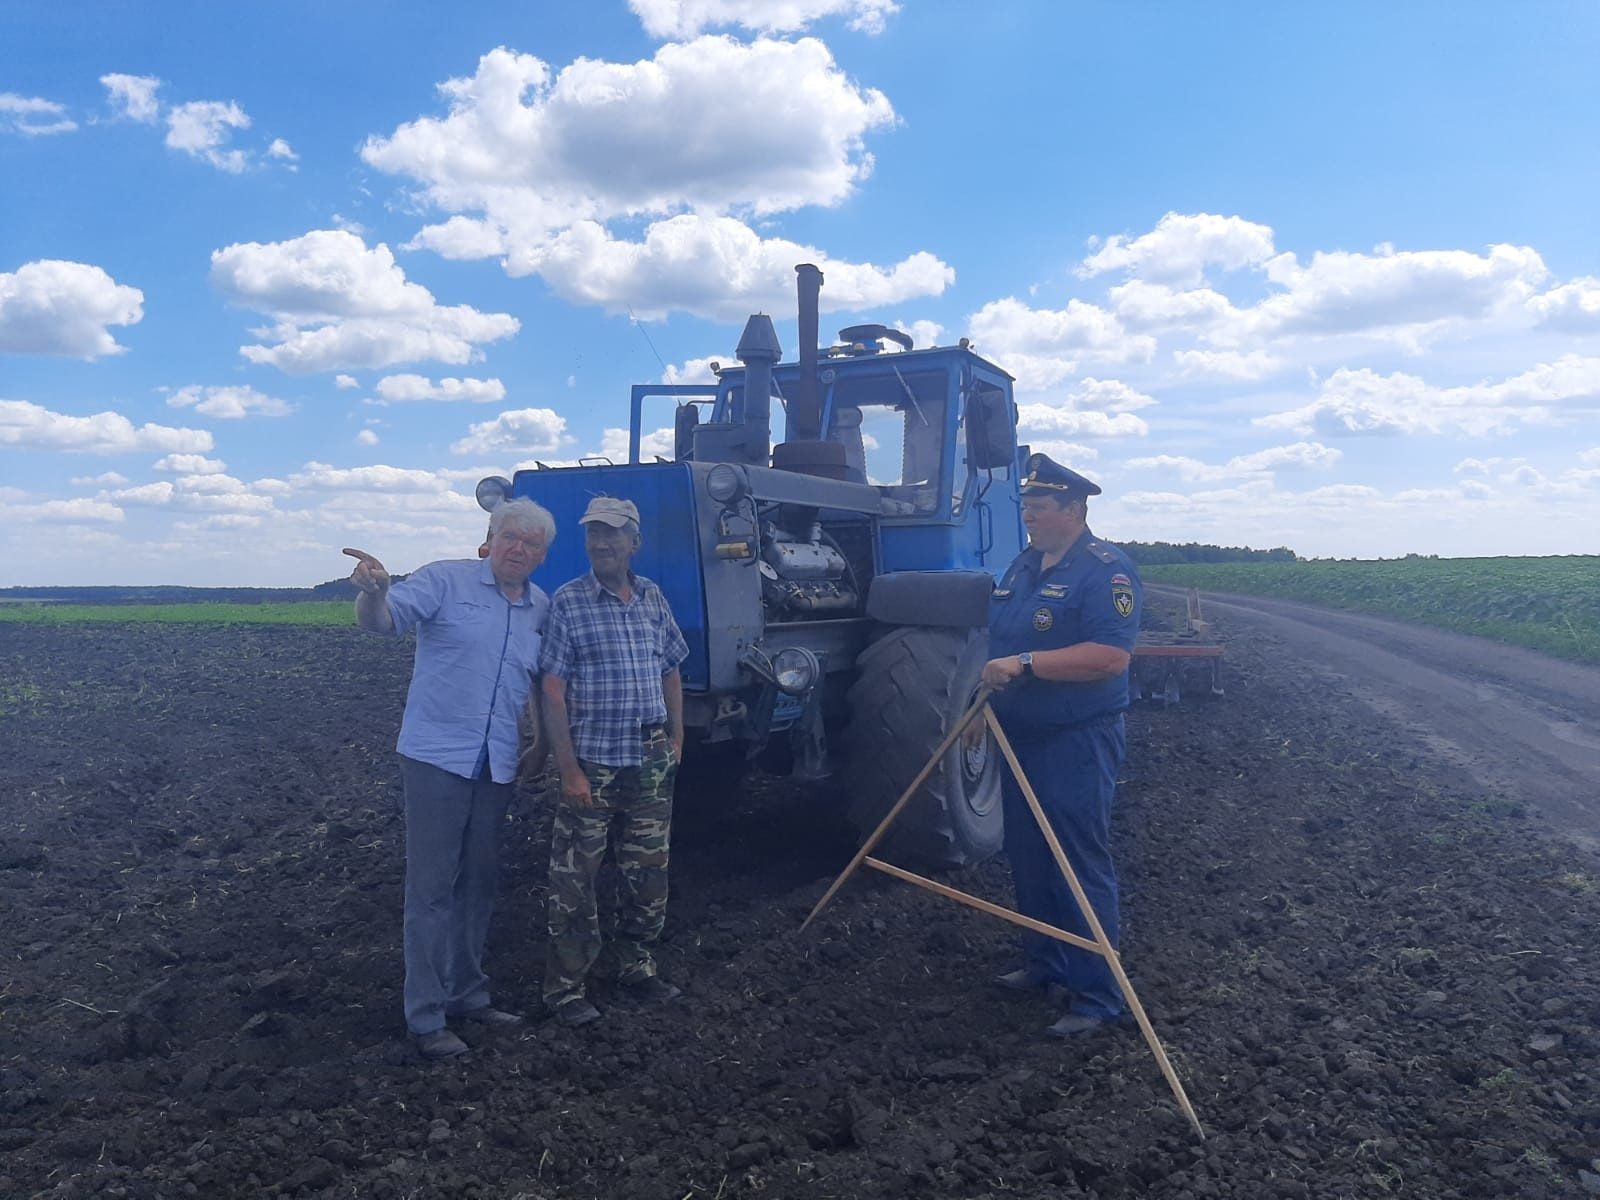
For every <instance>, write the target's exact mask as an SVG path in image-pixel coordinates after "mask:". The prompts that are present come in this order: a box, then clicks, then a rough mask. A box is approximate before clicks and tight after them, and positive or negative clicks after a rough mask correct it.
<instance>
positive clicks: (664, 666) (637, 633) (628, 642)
mask: <svg viewBox="0 0 1600 1200" xmlns="http://www.w3.org/2000/svg"><path fill="white" fill-rule="evenodd" d="M629 579H630V582H631V583H632V586H633V594H632V596H631V597H630V598H629V600H628V602H627V603H626V604H624V603H623V602H622V600H621V598H620V597H618V596H617V595H615V594H614V593H612V592H609V591H607V590H606V589H605V588H604V587H603V586H601V583H600V581H599V580H598V579H596V578H595V576H594V572H593V571H590V572H589V573H588V574H587V575H581V576H579V577H578V578H577V579H574V580H573V581H572V582H571V583H567V584H563V585H562V586H561V587H559V588H557V589H556V594H555V596H554V597H553V598H552V599H551V601H550V623H549V626H548V627H547V628H546V630H545V637H544V646H543V647H542V649H541V650H540V652H539V669H540V670H541V671H545V672H547V673H549V674H551V675H554V676H557V677H558V678H560V679H561V680H563V681H564V682H565V683H566V685H567V721H568V724H569V725H570V726H571V727H572V746H573V749H574V751H576V753H577V755H578V757H579V758H581V759H585V760H587V761H588V762H592V763H600V764H601V765H603V766H607V767H635V766H638V765H639V764H640V763H641V762H642V761H644V754H643V750H644V743H643V739H642V738H641V736H640V726H642V725H657V724H660V723H662V722H664V721H665V720H666V719H667V701H666V697H665V696H664V695H663V694H662V691H661V677H662V676H663V675H665V674H667V673H668V672H669V671H671V670H673V669H674V668H676V667H677V665H678V664H679V663H681V662H682V661H683V660H684V659H686V658H688V657H689V646H688V643H686V642H685V641H684V640H683V634H682V632H680V631H679V629H678V623H677V621H675V620H673V618H672V610H671V609H670V608H668V607H667V598H666V597H665V596H663V595H662V594H661V589H660V588H658V587H657V586H656V585H655V584H653V583H651V582H650V580H648V579H646V578H644V577H643V576H642V575H630V576H629Z"/></svg>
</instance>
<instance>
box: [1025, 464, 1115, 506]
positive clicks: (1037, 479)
mask: <svg viewBox="0 0 1600 1200" xmlns="http://www.w3.org/2000/svg"><path fill="white" fill-rule="evenodd" d="M1029 492H1032V493H1033V494H1034V495H1040V496H1042V495H1044V494H1045V493H1050V494H1053V495H1056V496H1059V497H1061V498H1062V499H1067V500H1081V499H1083V498H1084V497H1086V496H1098V495H1099V494H1100V485H1099V484H1098V483H1094V482H1093V481H1091V480H1088V479H1085V478H1084V477H1083V476H1082V475H1079V474H1078V473H1077V472H1076V471H1074V470H1073V469H1072V468H1071V467H1063V466H1062V465H1061V464H1060V463H1058V462H1056V461H1055V459H1053V458H1051V457H1050V456H1049V455H1048V454H1030V455H1028V462H1027V465H1026V468H1025V474H1024V476H1023V479H1022V494H1023V495H1024V496H1026V495H1027V494H1028V493H1029Z"/></svg>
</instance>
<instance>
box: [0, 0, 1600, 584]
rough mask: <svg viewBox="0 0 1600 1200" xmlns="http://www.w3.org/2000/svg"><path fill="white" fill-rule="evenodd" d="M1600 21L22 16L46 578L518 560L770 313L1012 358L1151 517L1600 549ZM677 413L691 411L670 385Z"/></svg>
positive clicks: (1083, 466)
mask: <svg viewBox="0 0 1600 1200" xmlns="http://www.w3.org/2000/svg"><path fill="white" fill-rule="evenodd" d="M1596 61H1600V9H1597V8H1596V7H1595V6H1593V5H1591V4H1588V3H1578V2H1573V3H1553V2H1552V3H1533V4H1529V5H1524V6H1520V7H1518V8H1517V9H1516V10H1515V13H1514V16H1513V15H1512V14H1511V10H1508V9H1507V8H1505V6H1503V5H1498V4H1471V3H1459V2H1457V3H1410V4H1404V5H1395V4H1389V3H1385V4H1376V3H1373V4H1359V3H1357V4H1344V5H1338V6H1331V5H1330V6H1313V5H1283V4H1277V3H1273V4H1265V3H1263V4H1248V3H1238V4H1229V5H1180V4H1176V3H1173V4H1145V5H1138V4H1112V3H1102V4H1078V3H1069V2H1066V0H991V2H990V3H988V4H985V5H981V6H980V5H958V4H951V3H933V2H923V3H919V2H917V0H900V2H899V3H895V2H892V0H773V2H770V3H756V2H754V0H748V2H744V3H740V2H737V0H591V2H590V3H586V4H582V5H578V4H531V3H529V4H522V5H517V4H507V3H495V4H485V3H472V2H470V0H469V2H463V3H459V4H454V5H450V6H440V5H437V4H432V3H414V2H407V0H396V2H389V0H386V2H383V3H378V2H376V0H341V2H340V3H336V4H325V3H323V4H312V3H298V2H284V3H277V4H272V5H264V4H253V5H235V4H210V3H201V2H199V0H193V2H189V3H166V4H145V5H135V4H127V3H121V2H118V3H107V2H100V0H81V2H77V3H72V4H62V3H60V2H59V0H52V2H50V3H41V2H38V0H8V3H7V5H6V7H5V12H4V14H3V16H0V586H4V585H12V584H85V583H127V584H135V583H187V584H202V585H204V584H215V585H260V586H268V585H300V584H311V583H316V582H319V581H321V580H324V579H328V578H332V577H334V576H337V575H341V574H343V573H344V572H345V568H346V566H347V565H348V564H347V563H346V562H345V561H344V560H342V559H341V558H340V556H339V553H338V551H339V548H340V547H341V546H344V545H351V544H354V545H360V546H363V547H365V548H366V549H368V550H371V551H373V552H374V553H377V554H378V555H380V556H381V557H382V558H384V560H385V561H386V562H387V563H388V564H389V565H390V566H391V568H393V569H394V570H397V571H400V570H409V569H411V568H414V567H415V566H417V565H420V564H421V563H422V562H425V561H428V560H429V559H431V558H437V557H447V556H458V555H461V554H470V553H471V552H472V549H473V548H474V547H475V546H476V544H477V542H478V539H479V537H480V536H481V531H482V525H483V520H482V514H481V513H480V512H479V510H478V509H477V508H476V506H475V504H474V503H473V501H472V498H471V493H472V487H473V484H474V483H475V482H476V480H477V479H478V478H480V477H481V476H482V475H484V474H488V473H508V472H510V471H511V470H513V469H515V468H516V467H518V466H519V465H523V464H527V463H531V462H532V461H533V460H535V459H538V460H541V461H545V462H559V461H571V460H576V459H577V458H578V457H580V456H584V455H591V454H601V453H611V454H616V453H617V448H618V443H619V439H620V431H621V430H622V429H623V428H625V426H626V423H627V411H626V410H627V395H628V385H629V384H630V383H634V382H649V381H655V380H663V379H666V380H671V381H685V382H698V381H702V380H705V379H707V378H709V376H708V375H707V367H706V364H707V362H708V361H709V360H711V359H722V360H731V358H732V348H733V346H734V344H735V343H736V341H737V339H738V335H739V330H740V328H741V326H742V324H743V320H744V316H745V314H747V313H749V312H752V311H758V310H762V311H767V312H770V313H772V314H773V315H774V316H775V318H777V324H778V331H779V337H780V340H781V341H782V342H783V344H784V347H785V350H786V356H787V357H791V358H792V357H793V354H794V346H795V329H794V321H793V311H794V283H793V281H794V275H793V270H792V268H793V265H794V263H796V262H800V261H812V262H815V263H817V264H818V265H819V266H821V267H822V269H823V272H824V274H825V276H826V283H825V285H824V288H823V293H822V305H823V319H822V328H823V332H824V336H825V337H828V336H831V334H832V333H833V331H834V330H836V329H838V328H839V327H841V326H844V325H848V324H854V323H858V322H861V321H868V320H872V321H882V322H884V323H886V324H891V325H898V326H899V327H901V328H903V329H906V330H908V331H911V332H912V333H913V334H914V336H915V337H916V339H917V341H918V343H919V344H928V343H929V342H936V343H938V344H949V343H952V342H954V341H955V340H956V339H957V338H959V337H963V336H966V337H970V338H972V339H973V341H974V342H975V343H976V344H977V347H978V349H979V350H980V352H982V353H984V354H985V355H986V356H988V357H989V358H991V359H992V360H993V361H995V362H996V363H998V364H999V365H1001V366H1003V367H1005V368H1006V369H1008V370H1009V371H1011V372H1012V374H1014V375H1015V376H1016V377H1017V380H1018V384H1017V387H1018V391H1017V399H1018V401H1019V403H1020V405H1021V412H1022V417H1023V429H1022V432H1023V435H1024V437H1025V438H1026V439H1027V440H1028V441H1030V442H1031V443H1032V444H1033V445H1034V446H1035V447H1036V448H1041V449H1046V450H1049V451H1050V452H1051V453H1052V454H1054V455H1055V456H1056V457H1057V458H1059V459H1061V460H1062V461H1064V462H1068V463H1070V464H1072V465H1073V466H1075V467H1077V468H1078V469H1079V470H1081V471H1083V472H1084V473H1085V474H1088V475H1089V476H1091V477H1092V478H1095V479H1097V480H1098V481H1099V482H1100V483H1101V484H1102V485H1103V486H1104V488H1105V495H1104V496H1102V497H1100V498H1099V499H1098V500H1097V501H1096V502H1095V504H1094V506H1093V507H1092V509H1091V514H1090V516H1091V522H1092V523H1093V525H1094V527H1095V528H1096V531H1097V532H1098V533H1100V534H1101V535H1102V536H1104V537H1107V538H1111V539H1113V540H1143V541H1152V540H1169V541H1203V542H1218V543H1223V544H1229V545H1240V544H1249V545H1253V546H1278V545H1287V546H1290V547H1292V548H1293V549H1295V550H1297V551H1298V552H1300V553H1301V554H1304V555H1318V556H1328V555H1335V556H1341V557H1344V556H1359V557H1377V556H1393V555H1398V554H1404V553H1407V552H1417V553H1437V554H1442V555H1447V556H1460V555H1479V554H1483V555H1506V554H1511V555H1520V554H1561V553H1593V552H1594V549H1595V545H1594V541H1593V535H1592V531H1593V529H1594V528H1595V527H1596V525H1597V524H1600V422H1597V420H1596V416H1597V409H1600V239H1597V238H1596V237H1595V218H1594V212H1595V208H1596V197H1597V195H1600V153H1597V133H1600V82H1597V80H1600V72H1596V71H1595V70H1594V63H1595V62H1596ZM657 415H658V420H656V421H655V422H653V423H652V422H647V425H654V426H656V427H659V426H665V425H667V424H669V418H670V413H669V412H668V411H667V410H666V409H665V408H663V409H662V410H661V411H660V412H659V414H657Z"/></svg>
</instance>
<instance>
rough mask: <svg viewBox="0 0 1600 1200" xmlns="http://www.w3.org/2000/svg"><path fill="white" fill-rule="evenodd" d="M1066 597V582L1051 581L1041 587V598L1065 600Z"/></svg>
mask: <svg viewBox="0 0 1600 1200" xmlns="http://www.w3.org/2000/svg"><path fill="white" fill-rule="evenodd" d="M1066 598H1067V589H1066V586H1065V585H1064V584H1059V583H1049V584H1046V585H1045V586H1044V587H1042V588H1040V589H1039V599H1041V600H1065V599H1066Z"/></svg>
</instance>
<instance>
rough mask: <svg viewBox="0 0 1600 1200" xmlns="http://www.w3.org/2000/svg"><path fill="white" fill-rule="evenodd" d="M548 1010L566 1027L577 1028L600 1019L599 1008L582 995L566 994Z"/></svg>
mask: <svg viewBox="0 0 1600 1200" xmlns="http://www.w3.org/2000/svg"><path fill="white" fill-rule="evenodd" d="M550 1011H551V1013H552V1014H553V1015H554V1016H555V1019H556V1020H558V1021H560V1022H561V1023H562V1024H563V1025H565V1026H566V1027H567V1028H568V1029H578V1028H580V1027H582V1026H584V1025H587V1024H589V1022H591V1021H598V1020H599V1019H600V1010H599V1009H598V1008H596V1007H595V1006H594V1005H592V1004H590V1003H589V1002H588V1001H587V1000H586V999H584V998H583V997H582V996H568V997H567V998H566V999H565V1000H563V1001H562V1002H561V1003H560V1004H557V1005H556V1006H555V1007H554V1008H552V1009H551V1010H550Z"/></svg>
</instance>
